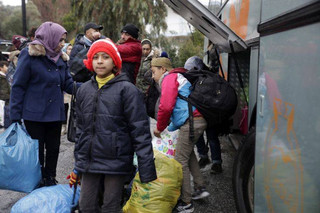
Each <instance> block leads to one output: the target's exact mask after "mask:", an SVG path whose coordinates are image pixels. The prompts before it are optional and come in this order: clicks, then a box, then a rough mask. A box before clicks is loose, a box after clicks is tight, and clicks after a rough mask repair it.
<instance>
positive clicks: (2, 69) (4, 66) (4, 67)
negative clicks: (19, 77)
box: [0, 65, 8, 74]
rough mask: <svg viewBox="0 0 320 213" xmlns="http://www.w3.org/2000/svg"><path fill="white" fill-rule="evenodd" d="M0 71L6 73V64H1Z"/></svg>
mask: <svg viewBox="0 0 320 213" xmlns="http://www.w3.org/2000/svg"><path fill="white" fill-rule="evenodd" d="M0 71H2V72H3V73H5V74H6V73H7V71H8V67H7V65H3V67H0Z"/></svg>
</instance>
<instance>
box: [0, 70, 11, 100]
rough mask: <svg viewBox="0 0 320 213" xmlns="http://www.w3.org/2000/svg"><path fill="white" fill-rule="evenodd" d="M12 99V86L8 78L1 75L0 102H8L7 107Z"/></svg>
mask: <svg viewBox="0 0 320 213" xmlns="http://www.w3.org/2000/svg"><path fill="white" fill-rule="evenodd" d="M9 99H10V85H9V83H8V81H7V79H6V76H4V75H2V73H1V74H0V100H3V101H5V102H6V105H7V104H9Z"/></svg>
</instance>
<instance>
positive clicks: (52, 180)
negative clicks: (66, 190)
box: [45, 176, 58, 186]
mask: <svg viewBox="0 0 320 213" xmlns="http://www.w3.org/2000/svg"><path fill="white" fill-rule="evenodd" d="M57 183H58V181H57V180H56V179H55V177H50V176H49V177H47V178H46V179H45V186H54V185H57Z"/></svg>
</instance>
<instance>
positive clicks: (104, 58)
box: [92, 52, 114, 78]
mask: <svg viewBox="0 0 320 213" xmlns="http://www.w3.org/2000/svg"><path fill="white" fill-rule="evenodd" d="M92 66H93V70H94V72H95V73H97V76H98V77H99V78H105V77H107V76H109V75H110V74H111V73H112V69H113V68H114V63H113V60H112V58H111V57H110V56H109V55H108V54H107V53H105V52H98V53H96V54H95V55H94V56H93V59H92Z"/></svg>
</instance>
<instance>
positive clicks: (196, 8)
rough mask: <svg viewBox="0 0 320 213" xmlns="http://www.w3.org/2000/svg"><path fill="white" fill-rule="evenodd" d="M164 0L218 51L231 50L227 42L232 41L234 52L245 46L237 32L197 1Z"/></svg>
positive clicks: (241, 49)
mask: <svg viewBox="0 0 320 213" xmlns="http://www.w3.org/2000/svg"><path fill="white" fill-rule="evenodd" d="M164 2H165V3H166V4H167V5H168V6H170V7H171V8H172V9H173V11H175V12H176V13H178V14H179V15H181V17H183V18H184V19H185V20H186V21H187V22H189V23H191V24H192V25H193V26H194V27H195V28H197V29H198V30H199V31H200V32H201V33H202V34H204V35H205V36H206V37H207V38H208V39H209V40H210V41H212V43H214V44H216V45H217V46H218V48H219V50H220V52H231V50H230V44H229V42H232V43H233V45H234V49H235V51H236V52H238V51H243V50H245V49H246V48H247V45H246V43H245V42H244V41H243V40H242V39H241V38H240V37H239V36H238V35H237V34H235V33H234V32H233V31H232V30H230V28H229V27H228V26H226V25H225V24H224V23H223V22H222V21H221V20H220V19H219V18H218V17H217V16H215V15H214V14H213V13H212V12H211V11H210V10H208V9H207V8H206V7H205V6H203V4H201V3H200V2H199V1H197V0H164Z"/></svg>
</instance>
